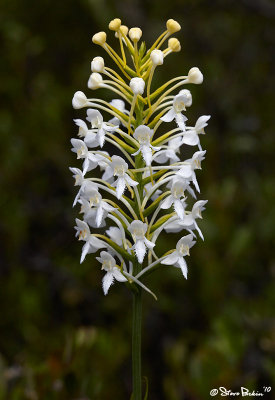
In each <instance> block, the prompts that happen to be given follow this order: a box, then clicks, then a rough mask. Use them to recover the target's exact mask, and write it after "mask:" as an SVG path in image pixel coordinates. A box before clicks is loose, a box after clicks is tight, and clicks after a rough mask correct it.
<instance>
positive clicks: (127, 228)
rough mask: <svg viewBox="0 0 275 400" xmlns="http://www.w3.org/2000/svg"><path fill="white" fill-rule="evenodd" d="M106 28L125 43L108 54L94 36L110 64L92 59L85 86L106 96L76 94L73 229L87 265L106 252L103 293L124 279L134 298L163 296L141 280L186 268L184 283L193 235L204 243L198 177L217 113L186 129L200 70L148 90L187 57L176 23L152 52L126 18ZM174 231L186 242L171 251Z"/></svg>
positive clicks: (108, 47)
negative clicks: (174, 61)
mask: <svg viewBox="0 0 275 400" xmlns="http://www.w3.org/2000/svg"><path fill="white" fill-rule="evenodd" d="M109 29H110V31H111V34H112V35H114V37H115V38H117V41H116V42H117V44H118V46H117V48H112V47H111V45H110V44H109V43H108V42H107V35H106V33H105V32H104V31H102V32H98V33H95V34H94V35H93V37H92V42H93V43H94V44H97V45H99V46H101V48H102V51H105V52H106V57H105V56H104V58H103V57H102V56H96V57H94V58H93V59H92V61H91V71H90V76H87V80H88V87H89V88H90V89H92V90H93V91H94V90H96V89H98V88H104V95H105V91H106V93H107V95H106V98H104V96H102V97H101V98H94V96H91V97H92V98H87V96H86V95H85V93H83V92H82V91H76V92H75V94H74V95H73V99H72V106H73V108H74V110H78V109H81V108H87V117H86V120H83V119H80V118H79V117H77V116H76V117H75V119H74V123H75V125H76V134H77V136H78V137H77V138H72V139H71V144H72V152H73V153H74V154H75V156H76V159H78V160H79V162H80V165H78V166H77V167H70V171H71V173H72V175H73V178H74V181H75V186H77V194H76V196H75V199H74V202H73V206H78V207H79V208H80V214H81V219H76V227H75V229H76V236H77V237H78V239H79V240H81V241H83V243H84V245H83V247H82V252H81V259H80V262H81V263H82V262H84V260H85V259H86V258H88V257H87V255H88V254H90V253H95V252H97V251H101V252H100V256H99V257H97V260H98V261H99V262H100V263H101V265H102V269H103V270H104V272H105V275H104V277H103V281H102V285H103V291H104V294H107V293H108V292H109V289H110V286H111V285H112V284H113V283H114V282H115V281H119V282H122V283H123V282H124V283H125V282H126V283H127V287H129V288H130V289H132V291H133V293H134V295H135V294H136V293H137V292H139V290H137V287H138V286H139V288H141V289H143V290H145V291H147V292H148V293H150V294H151V295H153V296H154V298H156V296H155V295H154V294H153V293H152V292H151V290H150V289H149V288H147V287H146V286H145V285H144V283H143V281H142V278H143V276H145V275H146V274H147V273H149V272H151V271H153V270H157V269H158V268H159V267H160V266H161V264H163V265H171V266H176V267H178V268H181V271H182V274H183V276H184V277H185V278H187V264H186V261H185V257H186V256H187V255H189V249H190V248H191V247H193V246H194V244H195V238H196V236H198V237H201V238H202V239H203V233H202V231H201V228H200V226H199V225H200V222H199V221H200V219H201V216H202V211H203V210H204V208H205V205H206V203H207V200H197V198H196V196H198V193H199V192H200V187H199V183H198V179H197V178H198V177H197V175H199V174H200V172H199V170H201V163H202V161H203V160H204V158H205V154H206V151H205V150H203V148H202V145H203V143H201V142H203V135H204V133H205V128H206V127H207V125H208V121H209V119H210V116H209V115H202V116H200V117H199V118H198V119H197V121H196V123H195V125H194V126H190V125H189V123H188V124H186V121H187V116H188V112H189V107H191V106H192V94H191V91H190V90H189V89H186V88H185V85H186V84H196V85H197V84H201V83H202V82H203V74H202V73H201V71H200V69H199V68H198V67H193V68H191V69H190V70H189V71H188V70H187V71H185V72H184V73H183V75H182V76H180V77H173V79H171V80H168V81H167V82H163V84H162V85H160V86H159V87H156V88H154V91H151V87H152V88H153V87H154V79H155V73H157V72H158V69H159V67H160V66H162V68H165V66H166V65H168V63H169V57H170V55H171V54H174V56H176V55H177V53H178V52H179V51H180V50H181V43H180V41H179V40H178V39H177V38H176V37H174V36H175V34H176V33H177V32H179V31H180V29H181V26H180V24H179V22H177V21H175V20H174V19H168V21H167V22H166V27H165V26H164V31H163V32H162V33H161V34H160V36H159V37H158V38H156V40H155V41H154V43H153V44H152V45H151V47H150V46H146V44H145V42H143V41H142V30H141V29H140V28H139V27H134V28H131V29H130V30H129V29H128V27H127V26H126V25H123V24H122V21H121V19H120V18H115V19H113V20H112V21H110V23H109ZM107 57H109V58H110V59H111V61H112V64H113V65H115V67H111V65H110V64H108V60H107ZM164 60H165V62H164ZM109 65H110V67H109ZM164 76H165V74H164ZM92 93H96V92H92ZM111 99H112V100H111ZM206 114H207V113H206ZM164 122H167V123H168V122H169V123H171V125H173V126H172V127H171V128H170V125H167V124H165V123H164ZM186 125H187V126H186ZM167 126H168V128H167ZM187 146H197V147H195V150H198V151H195V152H194V154H193V155H192V157H189V158H187V157H184V154H185V149H186V148H187ZM97 167H99V168H97ZM177 232H182V238H181V239H180V240H179V241H178V242H177V244H176V245H175V244H174V245H173V246H172V247H173V249H172V250H171V248H170V249H169V243H170V241H165V235H167V234H168V233H177ZM160 237H162V239H159V238H160ZM159 240H162V241H161V246H159ZM160 271H161V273H163V272H162V271H163V269H162V268H160Z"/></svg>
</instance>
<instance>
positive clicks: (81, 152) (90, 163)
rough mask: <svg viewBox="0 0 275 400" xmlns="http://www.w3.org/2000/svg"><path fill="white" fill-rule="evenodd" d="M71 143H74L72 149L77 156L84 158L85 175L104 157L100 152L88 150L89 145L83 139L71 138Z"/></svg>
mask: <svg viewBox="0 0 275 400" xmlns="http://www.w3.org/2000/svg"><path fill="white" fill-rule="evenodd" d="M71 143H72V145H73V147H72V151H73V152H74V153H76V154H77V158H78V159H84V162H83V175H85V174H86V172H87V171H91V170H92V169H95V168H96V167H97V166H98V165H99V163H100V162H101V161H102V160H103V159H104V157H103V156H101V155H100V154H93V153H92V152H91V151H88V147H87V146H86V144H85V143H84V142H83V140H80V139H71Z"/></svg>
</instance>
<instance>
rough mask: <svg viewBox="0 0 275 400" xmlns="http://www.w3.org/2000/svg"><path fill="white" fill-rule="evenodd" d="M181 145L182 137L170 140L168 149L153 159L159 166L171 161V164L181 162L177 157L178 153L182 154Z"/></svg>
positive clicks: (161, 151)
mask: <svg viewBox="0 0 275 400" xmlns="http://www.w3.org/2000/svg"><path fill="white" fill-rule="evenodd" d="M181 145H182V138H181V137H177V138H175V139H171V140H169V142H168V146H167V149H165V150H160V151H159V152H158V153H156V157H153V158H154V161H156V162H157V163H159V164H165V163H166V162H167V161H168V160H170V164H172V163H174V162H178V161H180V158H179V157H178V156H177V153H179V152H180V146H181Z"/></svg>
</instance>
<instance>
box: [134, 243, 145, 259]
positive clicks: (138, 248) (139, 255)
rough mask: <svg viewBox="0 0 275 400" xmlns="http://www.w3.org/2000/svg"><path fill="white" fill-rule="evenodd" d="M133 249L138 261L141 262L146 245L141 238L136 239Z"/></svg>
mask: <svg viewBox="0 0 275 400" xmlns="http://www.w3.org/2000/svg"><path fill="white" fill-rule="evenodd" d="M134 249H135V253H136V256H137V259H138V262H139V263H140V264H141V263H142V262H143V259H144V257H145V254H146V247H145V244H144V241H143V240H142V239H139V240H137V241H136V244H135V246H134Z"/></svg>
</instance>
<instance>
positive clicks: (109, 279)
mask: <svg viewBox="0 0 275 400" xmlns="http://www.w3.org/2000/svg"><path fill="white" fill-rule="evenodd" d="M113 283H114V276H113V274H112V272H107V273H106V274H105V275H104V277H103V279H102V287H103V292H104V294H105V296H106V294H107V293H108V290H109V289H110V286H111V285H112V284H113Z"/></svg>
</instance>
